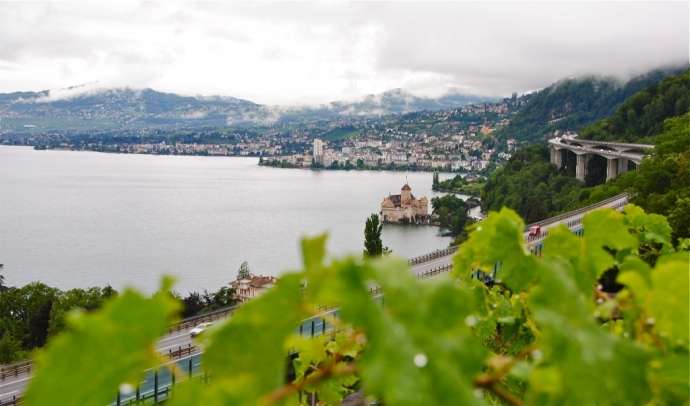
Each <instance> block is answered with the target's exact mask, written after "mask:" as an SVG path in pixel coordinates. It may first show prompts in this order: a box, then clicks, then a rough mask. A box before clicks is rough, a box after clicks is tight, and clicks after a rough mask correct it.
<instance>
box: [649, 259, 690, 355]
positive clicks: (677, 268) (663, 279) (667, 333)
mask: <svg viewBox="0 0 690 406" xmlns="http://www.w3.org/2000/svg"><path fill="white" fill-rule="evenodd" d="M688 275H689V266H688V260H687V256H686V258H685V260H684V261H683V260H678V261H665V262H663V263H661V264H660V265H657V267H656V268H654V271H653V272H652V282H653V284H654V290H653V291H652V292H650V293H649V294H648V296H647V313H648V315H649V316H650V317H651V318H652V319H653V320H654V330H655V331H657V332H659V334H660V335H661V336H662V337H668V338H669V339H670V340H671V341H672V342H676V341H680V342H681V343H682V345H684V346H686V347H687V343H688V340H689V338H690V337H689V335H690V325H689V320H690V299H689V298H688V296H689V292H688V291H689V290H690V288H689V286H690V278H688Z"/></svg>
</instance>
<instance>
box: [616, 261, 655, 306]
mask: <svg viewBox="0 0 690 406" xmlns="http://www.w3.org/2000/svg"><path fill="white" fill-rule="evenodd" d="M619 269H620V273H619V274H618V277H617V278H616V281H617V282H618V283H620V284H622V285H625V286H626V287H627V288H628V290H629V291H630V292H632V294H633V298H634V300H635V302H636V303H637V304H638V305H642V303H644V301H645V300H646V298H647V294H648V293H649V290H650V289H651V288H652V283H653V282H652V270H651V268H650V267H649V265H647V264H646V263H644V261H642V260H641V259H640V258H639V257H637V256H633V255H630V256H628V257H627V258H626V259H625V261H624V262H623V263H622V264H621V265H620V267H619Z"/></svg>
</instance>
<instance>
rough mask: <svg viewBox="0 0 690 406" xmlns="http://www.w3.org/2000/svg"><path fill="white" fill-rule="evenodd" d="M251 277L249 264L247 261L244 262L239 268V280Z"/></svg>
mask: <svg viewBox="0 0 690 406" xmlns="http://www.w3.org/2000/svg"><path fill="white" fill-rule="evenodd" d="M245 278H249V264H248V263H247V261H244V262H242V265H240V269H238V270H237V280H240V279H245Z"/></svg>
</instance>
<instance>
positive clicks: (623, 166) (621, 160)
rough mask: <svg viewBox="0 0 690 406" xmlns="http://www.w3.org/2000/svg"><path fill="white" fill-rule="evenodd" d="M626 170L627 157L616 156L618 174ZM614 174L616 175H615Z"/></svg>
mask: <svg viewBox="0 0 690 406" xmlns="http://www.w3.org/2000/svg"><path fill="white" fill-rule="evenodd" d="M627 171H628V158H618V174H617V175H622V174H624V173H626V172H627ZM617 175H616V176H617Z"/></svg>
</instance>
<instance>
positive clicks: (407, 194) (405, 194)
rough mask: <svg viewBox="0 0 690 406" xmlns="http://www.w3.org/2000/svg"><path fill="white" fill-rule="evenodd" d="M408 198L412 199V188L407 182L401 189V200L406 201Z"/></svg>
mask: <svg viewBox="0 0 690 406" xmlns="http://www.w3.org/2000/svg"><path fill="white" fill-rule="evenodd" d="M406 199H410V200H412V189H411V188H410V185H408V184H407V183H405V186H403V187H402V189H400V201H401V202H404V201H405V200H406Z"/></svg>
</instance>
